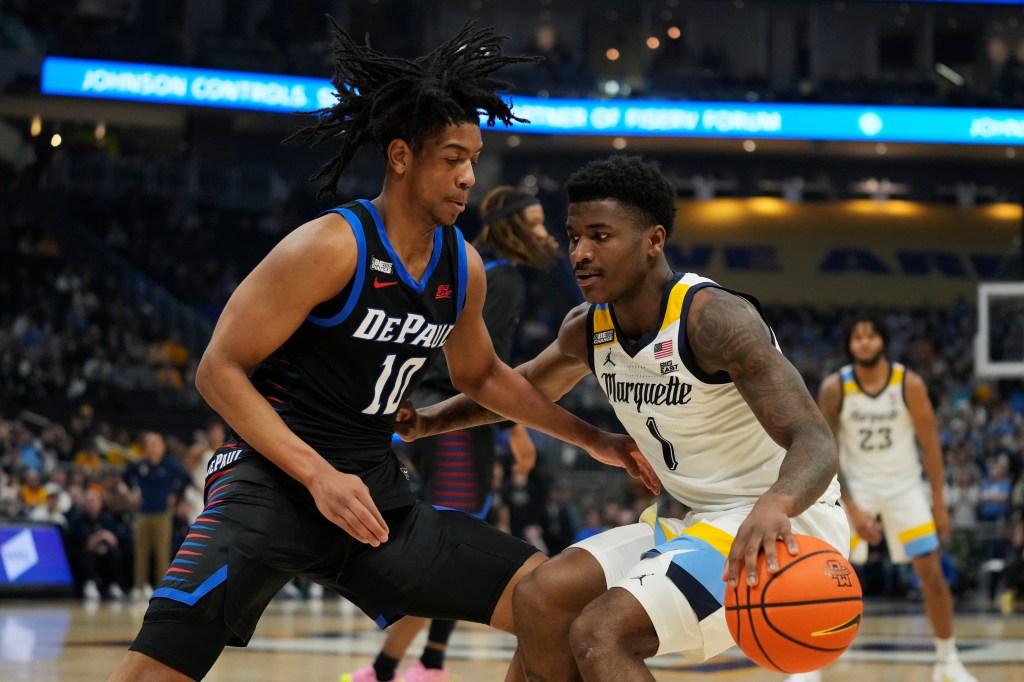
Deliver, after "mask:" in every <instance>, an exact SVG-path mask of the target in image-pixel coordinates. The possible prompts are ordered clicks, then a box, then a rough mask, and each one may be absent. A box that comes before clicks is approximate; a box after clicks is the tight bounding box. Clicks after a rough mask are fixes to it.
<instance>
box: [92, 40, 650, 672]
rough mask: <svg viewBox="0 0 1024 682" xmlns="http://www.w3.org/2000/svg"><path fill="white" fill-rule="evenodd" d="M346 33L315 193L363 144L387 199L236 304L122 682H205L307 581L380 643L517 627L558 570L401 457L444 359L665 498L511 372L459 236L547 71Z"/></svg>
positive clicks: (346, 214)
mask: <svg viewBox="0 0 1024 682" xmlns="http://www.w3.org/2000/svg"><path fill="white" fill-rule="evenodd" d="M335 28H336V31H335V40H334V43H333V47H334V54H335V71H336V73H335V80H334V84H335V87H337V89H338V94H337V99H338V101H337V104H335V105H334V106H333V107H331V108H329V109H325V110H321V111H319V112H317V115H316V123H315V124H313V125H311V126H310V127H308V128H304V129H301V130H300V131H299V132H298V133H297V134H296V136H293V137H295V138H296V139H298V140H300V141H307V142H310V143H312V144H319V143H322V142H327V141H337V142H339V143H340V153H339V154H338V156H337V157H335V158H334V159H332V160H330V161H329V162H328V163H327V164H325V165H324V166H323V167H322V168H321V169H320V171H319V172H318V173H317V174H316V176H314V177H315V178H325V179H326V180H327V183H326V186H325V189H326V190H327V191H330V190H332V189H333V188H334V187H335V186H336V182H337V180H338V179H339V177H340V175H341V173H342V171H343V170H344V169H345V167H346V165H347V164H348V162H349V161H350V160H351V158H352V155H353V154H354V153H355V151H356V150H357V149H358V148H359V147H360V146H362V145H363V144H366V143H369V144H376V145H379V146H380V149H381V150H382V151H383V153H384V158H385V162H386V171H385V177H384V184H383V189H382V191H381V193H380V195H379V196H378V197H377V198H375V199H373V200H372V201H363V200H361V201H354V202H351V203H348V204H345V205H344V206H340V207H338V208H335V209H332V210H330V211H328V212H326V213H325V214H323V215H321V216H320V217H318V218H316V219H315V220H313V221H311V222H309V223H306V224H305V225H303V226H301V227H299V228H298V229H296V230H295V231H294V232H292V233H291V234H289V235H288V236H287V237H285V238H284V239H283V240H282V241H281V243H280V244H278V245H277V246H276V247H275V248H274V249H273V250H272V251H271V252H270V254H269V255H268V256H267V257H266V258H265V259H264V260H263V261H262V262H261V263H260V264H259V265H258V266H257V267H256V268H255V269H254V270H253V271H252V273H250V274H249V276H248V277H246V279H245V281H243V282H242V283H241V284H240V285H239V287H238V289H237V290H236V291H235V292H234V294H233V295H232V297H231V299H230V300H229V301H228V303H227V306H226V307H225V309H224V312H223V314H222V315H221V318H220V320H219V321H218V323H217V327H216V329H215V330H214V333H213V338H212V339H211V341H210V344H209V347H208V348H207V349H206V352H205V353H204V355H203V358H202V361H201V363H200V366H199V369H198V372H197V376H196V385H197V387H198V388H199V390H200V391H201V392H202V394H203V396H204V398H205V399H206V400H207V402H209V404H210V405H211V406H212V407H213V408H214V409H215V410H216V411H217V412H219V413H220V415H221V416H222V417H223V418H224V419H225V421H227V423H228V424H229V425H230V426H231V428H232V430H233V433H232V435H231V436H230V437H229V442H228V443H225V444H224V445H223V446H222V447H221V448H220V449H219V450H218V452H217V453H216V454H215V456H214V457H213V459H212V460H211V462H210V466H209V469H208V474H207V482H206V496H205V500H206V507H205V508H204V509H203V511H202V513H201V514H200V516H199V517H198V518H197V519H196V521H195V523H194V524H193V526H192V527H191V529H190V532H189V534H188V537H187V538H186V540H185V542H183V543H182V546H181V550H180V551H179V552H178V554H177V556H176V557H175V559H174V561H173V562H172V565H171V567H170V568H169V569H168V572H167V574H166V576H165V577H164V579H163V581H162V582H161V584H160V586H159V587H158V589H157V590H156V591H155V592H154V594H153V598H152V600H151V601H150V604H149V608H148V610H147V611H146V615H145V618H144V621H143V625H142V629H141V631H140V632H139V635H138V636H137V637H136V639H135V641H134V642H133V643H132V644H131V647H130V651H129V652H128V654H127V655H126V656H125V658H124V660H123V661H122V662H121V664H120V665H119V666H118V667H117V669H116V670H115V671H114V672H113V674H112V675H111V678H110V679H112V680H118V681H122V680H132V681H135V680H184V679H196V680H198V679H201V678H203V677H204V676H205V675H206V673H207V672H208V671H209V669H210V667H211V666H212V665H213V663H214V662H215V661H216V659H217V657H218V656H219V655H220V652H221V651H222V650H223V648H224V646H225V645H228V644H230V645H236V646H237V645H241V646H244V645H245V643H246V642H247V641H248V640H249V638H250V637H251V636H252V633H253V631H254V629H255V627H256V622H257V621H258V620H259V617H260V614H261V613H262V612H263V610H264V608H265V607H266V605H267V604H268V603H269V601H270V599H271V598H272V597H273V596H274V594H276V593H277V591H278V590H279V589H280V588H281V587H282V586H283V585H284V584H286V583H287V582H288V581H289V580H291V579H292V578H294V577H295V576H302V577H304V578H307V579H310V580H313V581H315V582H318V583H320V584H322V585H324V586H326V587H328V588H330V589H333V590H335V591H336V592H338V593H339V594H341V595H342V596H344V597H346V598H348V599H349V600H350V601H352V602H353V603H355V604H356V605H358V606H359V607H360V608H361V609H362V610H363V611H364V612H366V613H367V614H368V615H370V616H371V617H373V618H375V619H376V620H377V622H378V623H380V624H381V626H385V625H387V624H389V623H391V622H393V621H395V620H397V619H398V618H400V617H401V616H402V615H405V614H408V615H415V616H422V617H430V618H435V617H437V618H452V619H459V620H471V621H475V622H481V623H489V624H490V625H492V626H493V627H496V628H501V629H503V630H506V631H508V632H513V631H514V625H513V621H512V614H511V596H512V591H513V588H514V587H515V585H516V584H517V583H518V582H519V580H520V579H521V578H522V577H523V576H524V575H526V574H528V573H529V572H530V571H531V570H533V568H534V567H536V566H537V565H538V564H539V563H540V562H541V560H542V556H541V555H540V554H539V553H537V552H536V551H535V550H534V549H533V548H532V547H530V546H529V545H527V544H526V543H524V542H521V541H519V540H517V539H515V538H512V537H511V536H508V535H506V534H504V533H502V532H500V531H498V530H496V529H494V528H492V527H490V526H488V525H487V524H485V523H483V522H481V521H479V520H477V519H474V518H473V517H471V516H469V515H468V514H464V513H461V512H455V511H439V510H436V509H434V508H433V507H431V506H429V505H426V504H417V503H415V502H414V500H413V497H412V493H411V490H410V487H409V484H408V482H407V479H406V476H405V473H404V472H403V470H402V468H401V466H400V465H399V462H398V460H397V458H396V457H395V455H394V454H393V453H392V451H391V448H390V444H391V436H392V432H393V430H394V420H395V413H396V411H397V409H398V407H399V405H400V403H401V402H402V400H403V398H404V396H405V395H406V394H407V393H408V392H409V390H410V389H411V388H412V387H413V386H414V385H415V384H416V380H417V379H418V378H419V373H420V372H419V370H421V369H422V368H423V366H424V365H425V364H426V362H427V361H428V360H429V358H430V357H431V356H432V355H434V354H436V353H437V352H439V351H440V349H442V348H443V349H444V352H445V354H446V357H447V359H448V365H449V370H450V372H451V377H452V382H453V384H454V385H455V386H457V387H458V388H459V389H461V390H462V391H464V392H466V393H467V394H469V395H472V396H473V397H474V398H475V399H476V400H477V401H478V402H479V403H481V404H483V405H486V406H488V407H489V408H490V409H492V410H495V411H496V412H498V413H501V414H504V415H506V416H507V417H509V418H511V419H513V420H515V421H517V422H520V423H523V424H526V425H528V426H531V427H533V428H537V429H540V430H543V431H546V432H548V433H551V434H552V435H555V436H557V437H559V438H562V439H564V440H566V441H568V442H571V443H575V444H576V445H578V446H580V447H582V448H584V449H586V450H587V451H588V452H590V454H591V455H592V456H594V457H596V458H597V459H599V460H601V461H604V462H608V463H612V464H616V465H618V466H623V467H625V468H626V469H627V470H628V471H630V472H631V473H633V474H634V475H637V476H640V477H641V478H643V479H644V480H645V481H646V482H647V483H648V485H649V486H650V487H652V488H654V489H657V488H658V482H657V479H656V478H655V477H654V476H653V471H652V469H651V468H650V467H649V465H647V463H646V462H645V461H644V460H643V458H642V455H640V453H639V451H638V450H637V449H636V446H635V443H633V442H632V441H631V440H630V439H628V438H626V437H624V436H616V435H613V434H608V433H604V432H601V431H599V430H597V429H596V428H594V427H593V426H591V425H589V424H586V423H585V422H582V421H580V420H579V419H576V418H575V417H573V416H572V415H570V414H568V413H567V412H565V411H564V410H562V409H560V408H558V407H556V406H555V405H553V404H552V403H551V402H550V401H549V400H547V399H546V398H544V397H543V395H542V394H540V393H539V392H538V391H536V390H535V389H534V388H533V387H532V386H531V385H530V384H529V383H528V382H526V381H525V380H524V379H522V378H521V377H520V376H519V375H518V374H517V373H515V372H514V371H513V370H511V369H510V368H509V367H508V366H507V365H505V364H504V363H502V362H501V361H500V360H499V359H498V358H497V357H496V356H495V354H494V350H493V348H492V346H491V342H490V339H489V337H488V335H487V329H486V328H485V326H484V324H483V320H482V315H481V309H482V307H483V300H484V297H485V293H486V292H485V288H486V283H485V278H484V267H483V264H482V262H481V259H480V256H479V255H478V254H477V253H476V251H475V249H473V248H472V247H471V246H467V245H466V243H465V242H464V240H463V239H462V236H461V234H460V233H459V231H458V229H457V228H455V227H454V226H453V223H454V222H455V220H456V218H457V217H458V216H459V214H460V213H461V212H462V211H463V210H464V209H465V206H466V202H467V201H468V193H469V189H470V187H472V185H473V183H474V179H475V178H474V174H473V167H474V165H475V163H476V161H477V158H478V157H479V154H480V151H481V147H482V142H481V135H480V123H479V121H480V116H481V114H482V115H484V116H485V117H486V119H487V121H488V123H489V124H493V123H494V122H495V121H501V122H502V123H504V124H506V125H509V124H511V123H512V122H513V121H514V120H519V119H516V118H515V117H514V116H513V114H512V111H511V109H510V106H509V105H508V104H507V103H506V102H505V101H504V100H503V99H501V97H499V96H498V95H497V94H496V92H497V91H498V90H500V89H501V88H503V87H504V84H502V83H500V82H498V81H496V80H494V78H493V73H494V72H495V71H496V70H498V69H499V68H501V67H502V66H504V65H507V64H511V63H517V62H523V61H526V60H527V58H522V57H508V56H505V55H503V54H502V50H501V46H502V42H503V40H504V38H502V37H501V36H499V35H497V34H496V33H495V32H494V31H493V30H492V29H487V28H478V27H476V26H475V25H473V24H467V25H466V26H465V27H463V29H462V30H461V31H460V32H459V33H458V34H457V35H455V36H454V37H453V38H451V39H450V40H448V41H446V42H445V43H443V44H442V45H441V46H439V47H438V48H437V49H435V50H434V51H433V52H431V53H430V54H428V55H426V56H425V57H422V58H419V59H417V60H415V61H407V60H403V59H393V58H389V57H387V56H385V55H383V54H381V53H380V52H377V51H376V50H373V49H371V48H369V47H368V46H361V45H357V44H355V43H354V42H353V41H352V40H351V39H350V38H349V37H348V35H347V34H345V32H344V31H342V30H341V29H340V28H337V26H335ZM250 375H251V376H250Z"/></svg>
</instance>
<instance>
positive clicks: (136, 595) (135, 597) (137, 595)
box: [132, 587, 149, 601]
mask: <svg viewBox="0 0 1024 682" xmlns="http://www.w3.org/2000/svg"><path fill="white" fill-rule="evenodd" d="M148 600H149V597H147V596H146V591H145V590H143V589H142V588H141V587H136V588H135V589H133V590H132V601H148Z"/></svg>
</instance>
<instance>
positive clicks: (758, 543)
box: [722, 493, 800, 587]
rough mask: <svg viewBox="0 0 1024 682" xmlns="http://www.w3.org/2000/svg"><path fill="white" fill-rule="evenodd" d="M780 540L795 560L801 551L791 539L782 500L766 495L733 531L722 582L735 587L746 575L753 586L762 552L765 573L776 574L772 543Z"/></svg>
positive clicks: (787, 517)
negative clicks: (758, 559)
mask: <svg viewBox="0 0 1024 682" xmlns="http://www.w3.org/2000/svg"><path fill="white" fill-rule="evenodd" d="M779 539H781V540H783V541H785V543H786V548H787V549H788V550H789V553H790V554H791V555H794V556H795V555H796V554H797V553H798V552H799V551H800V547H799V546H798V545H797V542H796V538H794V537H793V527H792V524H791V523H790V521H789V515H788V514H787V513H786V507H785V504H784V502H783V500H781V499H780V498H778V497H777V496H775V495H772V494H770V493H765V494H764V495H762V496H761V497H760V499H758V501H757V503H756V504H755V505H754V508H753V509H752V510H751V512H750V514H749V515H748V516H747V518H746V519H745V520H744V521H743V523H742V524H740V527H739V529H738V530H737V531H736V538H735V539H734V540H733V542H732V548H731V549H730V550H729V557H728V559H727V560H726V562H725V570H724V571H723V572H722V580H723V581H727V582H728V583H729V585H730V586H733V587H735V586H736V585H738V584H739V582H740V577H741V576H743V575H745V576H746V578H745V581H746V583H747V585H750V586H754V585H756V584H757V581H758V578H757V555H758V554H760V553H761V552H762V551H763V552H764V554H765V563H766V564H767V566H768V572H769V573H775V572H776V571H778V570H779V561H778V554H777V551H776V544H775V542H776V540H779Z"/></svg>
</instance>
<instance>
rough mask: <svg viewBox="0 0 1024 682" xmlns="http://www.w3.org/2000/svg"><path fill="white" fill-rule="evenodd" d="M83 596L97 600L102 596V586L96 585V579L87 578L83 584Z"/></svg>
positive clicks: (89, 599)
mask: <svg viewBox="0 0 1024 682" xmlns="http://www.w3.org/2000/svg"><path fill="white" fill-rule="evenodd" d="M82 596H83V597H85V599H86V600H88V601H97V600H99V598H100V588H98V587H96V581H95V580H86V581H85V584H84V585H82Z"/></svg>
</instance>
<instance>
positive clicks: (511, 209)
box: [473, 185, 558, 269]
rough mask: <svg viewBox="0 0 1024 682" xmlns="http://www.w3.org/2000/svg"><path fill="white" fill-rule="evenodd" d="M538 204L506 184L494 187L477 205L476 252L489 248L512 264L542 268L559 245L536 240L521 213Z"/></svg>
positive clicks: (552, 240) (527, 193)
mask: <svg viewBox="0 0 1024 682" xmlns="http://www.w3.org/2000/svg"><path fill="white" fill-rule="evenodd" d="M539 203H540V201H539V200H538V199H537V198H536V197H534V196H533V195H532V194H530V193H529V192H524V191H523V190H521V189H516V188H515V187H509V186H508V185H499V186H498V187H495V188H494V189H492V190H491V191H490V192H488V193H487V195H486V196H485V197H484V200H483V201H482V202H481V203H480V219H481V220H482V221H483V227H482V228H481V229H480V234H478V235H477V236H476V239H474V240H473V246H475V247H477V248H478V249H491V250H492V251H494V253H495V255H496V256H499V257H501V258H507V259H508V261H509V262H510V263H512V264H513V265H528V266H530V267H533V268H541V269H545V268H547V267H549V266H550V265H551V262H552V261H553V260H554V256H555V250H556V249H557V248H558V242H556V241H555V240H554V238H552V237H551V236H548V238H547V239H546V240H544V241H539V240H538V239H537V238H536V237H535V236H534V235H533V233H532V232H531V229H532V228H531V226H530V225H528V224H527V222H526V219H525V218H524V217H523V211H525V210H526V209H527V208H528V207H530V206H534V205H536V204H539Z"/></svg>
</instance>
